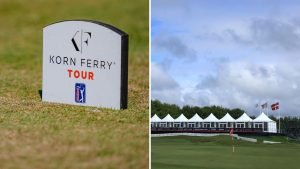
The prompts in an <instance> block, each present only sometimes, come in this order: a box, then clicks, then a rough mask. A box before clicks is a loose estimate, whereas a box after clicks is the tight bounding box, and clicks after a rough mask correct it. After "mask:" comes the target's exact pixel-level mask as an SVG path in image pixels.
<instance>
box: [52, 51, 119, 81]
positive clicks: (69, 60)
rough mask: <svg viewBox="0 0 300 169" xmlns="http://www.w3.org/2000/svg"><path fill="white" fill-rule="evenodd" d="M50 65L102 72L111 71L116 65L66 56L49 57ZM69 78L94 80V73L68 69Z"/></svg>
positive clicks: (110, 62) (109, 62) (111, 62)
mask: <svg viewBox="0 0 300 169" xmlns="http://www.w3.org/2000/svg"><path fill="white" fill-rule="evenodd" d="M49 63H51V64H57V65H64V66H77V67H78V66H80V67H82V68H84V69H86V68H91V69H100V70H111V69H112V68H113V66H114V65H115V64H116V63H115V62H113V61H104V60H95V59H86V58H75V57H66V56H54V55H50V56H49ZM66 73H67V76H68V77H69V78H76V79H78V78H79V79H86V80H94V71H85V70H77V69H67V71H66Z"/></svg>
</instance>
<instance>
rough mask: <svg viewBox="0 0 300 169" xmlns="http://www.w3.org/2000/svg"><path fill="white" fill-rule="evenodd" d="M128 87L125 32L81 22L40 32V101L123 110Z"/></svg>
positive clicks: (111, 27)
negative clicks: (41, 38)
mask: <svg viewBox="0 0 300 169" xmlns="http://www.w3.org/2000/svg"><path fill="white" fill-rule="evenodd" d="M127 86H128V35H127V34H126V33H125V32H123V31H121V30H119V29H117V28H115V27H113V26H111V25H108V24H104V23H101V22H96V21H80V20H71V21H63V22H58V23H54V24H51V25H48V26H46V27H45V28H44V29H43V91H42V100H43V101H46V102H54V103H65V104H73V105H82V106H95V107H103V108H113V109H126V108H127Z"/></svg>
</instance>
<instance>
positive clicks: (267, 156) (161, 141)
mask: <svg viewBox="0 0 300 169" xmlns="http://www.w3.org/2000/svg"><path fill="white" fill-rule="evenodd" d="M260 139H262V137H260ZM270 139H271V140H274V138H269V137H265V138H264V140H270ZM275 140H284V138H281V139H280V138H279V137H277V138H275ZM151 146H152V148H151V153H152V155H151V160H152V163H151V164H152V168H153V169H179V168H180V169H186V168H188V169H283V168H288V169H298V168H299V161H298V160H299V156H300V144H295V143H290V142H285V143H283V144H272V145H271V144H263V143H250V142H245V141H238V140H235V152H234V153H232V143H231V137H230V136H216V137H189V136H175V137H160V138H151Z"/></svg>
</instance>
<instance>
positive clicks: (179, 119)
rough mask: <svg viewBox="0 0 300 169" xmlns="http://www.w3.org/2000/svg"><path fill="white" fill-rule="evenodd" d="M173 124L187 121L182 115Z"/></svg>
mask: <svg viewBox="0 0 300 169" xmlns="http://www.w3.org/2000/svg"><path fill="white" fill-rule="evenodd" d="M174 121H175V122H188V121H189V120H188V119H187V118H186V117H185V116H184V115H183V114H181V115H180V116H179V117H177V118H176V119H175V120H174Z"/></svg>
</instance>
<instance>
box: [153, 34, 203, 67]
mask: <svg viewBox="0 0 300 169" xmlns="http://www.w3.org/2000/svg"><path fill="white" fill-rule="evenodd" d="M152 45H153V48H154V49H153V50H155V49H158V50H164V51H166V52H169V53H171V54H172V56H174V57H175V58H178V59H183V60H186V61H193V60H195V59H196V56H197V52H196V51H195V50H194V49H191V48H189V47H188V45H187V44H185V43H184V42H183V41H182V40H181V39H179V38H178V37H164V36H158V37H156V38H155V39H153V41H152Z"/></svg>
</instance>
